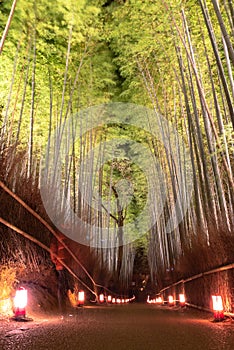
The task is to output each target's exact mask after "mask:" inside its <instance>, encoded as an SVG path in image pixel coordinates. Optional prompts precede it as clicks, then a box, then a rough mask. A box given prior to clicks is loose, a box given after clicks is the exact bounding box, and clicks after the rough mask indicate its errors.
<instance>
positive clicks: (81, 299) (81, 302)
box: [77, 290, 85, 306]
mask: <svg viewBox="0 0 234 350" xmlns="http://www.w3.org/2000/svg"><path fill="white" fill-rule="evenodd" d="M84 301H85V293H84V291H83V290H81V291H79V293H78V303H77V305H78V306H83V305H84Z"/></svg>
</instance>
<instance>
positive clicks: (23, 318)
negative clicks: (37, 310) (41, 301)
mask: <svg viewBox="0 0 234 350" xmlns="http://www.w3.org/2000/svg"><path fill="white" fill-rule="evenodd" d="M11 320H12V321H17V322H29V321H33V319H32V318H30V317H27V316H13V317H12V318H11Z"/></svg>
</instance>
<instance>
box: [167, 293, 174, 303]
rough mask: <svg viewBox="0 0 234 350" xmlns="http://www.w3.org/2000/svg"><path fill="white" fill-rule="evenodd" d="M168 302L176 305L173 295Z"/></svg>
mask: <svg viewBox="0 0 234 350" xmlns="http://www.w3.org/2000/svg"><path fill="white" fill-rule="evenodd" d="M168 302H169V304H174V299H173V296H172V295H169V297H168Z"/></svg>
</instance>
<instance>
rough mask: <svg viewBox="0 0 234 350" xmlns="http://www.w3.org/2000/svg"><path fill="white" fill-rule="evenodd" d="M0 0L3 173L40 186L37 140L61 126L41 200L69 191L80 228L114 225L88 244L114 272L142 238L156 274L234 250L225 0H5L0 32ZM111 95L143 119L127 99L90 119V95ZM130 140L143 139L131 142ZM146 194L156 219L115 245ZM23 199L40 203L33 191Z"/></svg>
mask: <svg viewBox="0 0 234 350" xmlns="http://www.w3.org/2000/svg"><path fill="white" fill-rule="evenodd" d="M11 5H12V6H13V5H16V6H15V8H14V14H13V16H12V20H11V23H10V25H9V28H8V33H7V35H6V37H5V38H4V46H3V39H2V54H1V70H0V77H1V82H0V84H1V92H0V107H1V111H0V122H1V124H0V127H1V129H0V132H1V144H0V147H1V159H2V167H4V168H2V170H1V176H2V181H3V182H4V183H6V184H7V185H8V186H9V187H10V188H11V189H12V190H13V191H15V192H17V191H19V192H20V193H21V195H22V196H23V192H24V189H23V188H21V185H20V184H21V183H23V182H24V181H25V179H30V184H31V186H32V187H33V186H36V187H37V188H39V189H40V186H41V185H42V181H43V180H42V178H41V173H42V169H43V166H44V164H43V157H44V155H45V153H46V152H49V148H48V147H49V146H48V140H51V142H54V144H56V143H58V142H61V138H62V137H65V143H64V147H65V149H66V152H67V153H66V154H67V157H65V160H64V162H63V164H62V166H61V164H60V170H61V173H60V174H59V175H56V176H58V177H56V176H55V173H53V174H47V175H48V178H47V180H48V181H50V185H51V189H52V190H51V192H50V193H49V195H48V197H50V199H51V202H52V203H51V207H53V210H52V211H53V213H56V214H57V215H62V214H63V216H62V217H63V221H66V219H67V216H68V215H69V214H68V212H67V203H69V206H70V205H71V206H72V208H73V210H74V212H75V213H76V215H77V216H78V217H79V218H81V219H82V221H83V223H84V226H82V230H85V231H86V233H87V232H88V234H89V235H90V232H89V230H90V227H92V225H96V227H98V231H97V240H98V241H100V242H102V241H103V237H104V231H105V230H106V229H107V231H108V232H112V234H113V240H116V241H117V243H118V244H117V245H115V244H112V242H113V240H111V238H110V236H107V238H106V239H107V240H108V239H109V241H108V242H107V244H106V245H105V246H102V244H99V245H97V244H94V245H93V247H91V248H90V249H92V250H93V251H95V254H97V256H98V257H99V263H100V266H105V267H106V268H107V269H108V271H109V273H110V274H112V276H114V278H116V279H117V280H119V281H121V282H122V284H123V285H126V286H127V285H128V284H129V282H130V281H131V280H132V275H133V272H134V270H135V269H134V266H135V265H136V259H135V256H136V255H137V252H139V251H141V255H142V256H144V255H147V259H148V265H149V271H148V268H147V266H141V267H139V269H140V268H141V269H142V271H143V272H144V271H145V272H146V273H149V274H150V276H151V281H152V283H153V284H154V285H156V286H157V288H160V287H162V286H164V285H165V283H167V282H168V281H169V280H170V281H175V280H177V279H178V278H181V277H185V276H189V275H191V274H192V273H197V272H202V271H204V270H207V269H209V268H213V267H217V266H221V265H223V264H225V263H231V262H233V252H234V241H233V234H234V179H233V162H234V159H233V157H234V146H233V145H234V139H233V136H234V133H233V128H234V81H233V68H234V49H233V46H234V39H233V38H234V8H233V4H232V1H230V0H220V1H218V0H187V1H185V0H184V1H178V0H175V1H171V0H168V1H167V0H160V1H157V2H155V1H153V0H126V1H121V0H116V1H115V0H113V1H104V0H96V1H95V0H91V1H86V0H81V1H79V2H77V1H73V0H70V1H66V2H65V1H64V0H57V1H55V0H53V1H50V2H49V3H48V2H46V1H44V0H40V1H37V2H36V1H35V2H30V3H28V2H26V1H25V0H18V1H17V2H16V4H15V2H13V4H10V3H9V1H5V0H2V1H0V11H1V12H0V13H1V19H0V26H1V31H2V33H3V32H4V28H5V26H6V24H7V20H8V19H9V14H10V10H11ZM108 103H114V104H115V103H117V104H118V103H122V104H123V105H125V104H126V106H128V104H129V103H131V104H133V105H135V106H144V107H145V108H147V110H148V109H149V110H150V111H151V112H150V115H151V119H150V123H151V124H150V125H149V120H142V121H141V122H140V123H138V122H136V123H135V122H131V121H133V120H136V116H135V115H134V113H135V111H133V112H129V114H128V118H130V121H129V120H128V121H126V119H125V118H126V113H125V114H124V112H123V111H122V112H121V113H120V117H119V119H118V122H117V121H115V122H113V123H109V124H106V125H105V124H103V125H101V126H99V125H96V124H95V113H96V110H95V109H92V108H93V106H104V105H106V104H108ZM126 108H127V110H128V107H126ZM140 108H141V107H140ZM86 110H88V111H91V112H89V113H88V114H87V115H86V114H85V113H84V114H82V113H83V111H86ZM98 111H99V112H100V110H98ZM136 113H137V112H136ZM72 116H76V117H75V118H73V117H72ZM77 116H78V117H77ZM121 118H122V119H121ZM131 118H132V119H131ZM134 118H135V119H134ZM139 118H141V117H140V116H139ZM68 121H69V123H70V124H67V122H68ZM78 122H79V128H78V129H79V133H78V136H77V135H76V133H77V123H78ZM147 123H148V124H147ZM87 125H88V126H89V127H87ZM144 125H148V126H147V127H146V128H144ZM65 126H66V127H67V128H68V130H69V132H68V133H66V132H65V131H64V128H65ZM141 126H142V127H141ZM154 128H156V129H157V128H160V133H161V134H163V135H164V137H165V139H166V140H167V145H168V146H165V142H161V140H160V139H159V138H157V137H156V136H155V133H154V132H153V130H154ZM52 135H53V137H52ZM54 135H55V136H54ZM75 138H76V142H73V141H74V140H75ZM115 138H116V139H117V140H118V142H117V143H116V144H114V143H113V140H114V139H115ZM109 143H110V144H111V147H110V149H108V145H109ZM113 145H114V146H113ZM138 145H142V149H144V150H145V149H146V150H147V151H145V152H146V153H144V152H143V153H142V155H141V156H139V154H140V153H141V151H139V150H138V148H137V147H138ZM126 149H127V150H128V151H126ZM53 150H54V149H53ZM147 152H148V153H147ZM107 153H108V154H109V155H110V156H109V157H106V154H107ZM134 154H138V162H139V163H140V164H138V163H137V161H135V158H134ZM47 155H48V153H47ZM90 155H91V156H90ZM145 155H147V156H145ZM50 156H51V157H52V155H50ZM141 157H142V159H141ZM147 157H148V160H149V159H150V164H151V170H150V171H151V175H150V176H151V177H150V179H151V180H150V181H151V182H150V185H149V183H148V178H147V176H146V174H145V169H144V164H146V166H147V163H144V162H145V158H147ZM52 158H53V157H52ZM55 158H56V157H55ZM175 159H176V161H175ZM47 165H48V164H47ZM50 165H51V164H50ZM53 166H54V163H53ZM56 170H57V165H56ZM56 174H57V173H56ZM49 176H52V177H51V178H50V177H49ZM59 181H60V184H62V185H63V186H62V191H61V192H60V193H59V195H58V196H57V197H56V196H53V192H56V191H57V189H56V188H55V187H56V184H58V183H59ZM53 186H55V187H53ZM186 196H187V197H188V198H185V197H186ZM149 197H150V205H149V208H148V212H147V215H148V216H147V218H148V220H149V221H150V220H151V219H152V218H153V224H152V225H149V227H148V228H147V230H146V231H145V232H144V234H143V235H141V236H140V237H138V234H137V232H138V231H139V230H140V223H138V225H135V227H134V225H133V226H132V233H131V234H132V239H131V241H130V242H129V243H128V244H124V245H123V242H124V234H125V231H124V230H125V226H126V225H128V224H129V225H130V224H131V223H133V222H134V220H135V218H136V217H137V216H138V215H139V213H140V212H141V211H142V210H143V208H144V206H145V205H146V203H147V201H148V198H149ZM185 202H186V203H188V202H189V205H187V206H186V208H184V207H183V205H184V203H185ZM37 206H38V208H37ZM34 207H35V208H37V210H38V212H40V211H41V213H43V211H42V209H41V207H42V204H41V202H40V201H38V203H34ZM185 209H186V210H185ZM159 212H160V214H158V213H159ZM182 213H183V215H182ZM1 216H2V217H4V213H1ZM179 217H181V219H178V218H179ZM169 224H170V225H171V226H170V227H171V229H168V225H169ZM89 237H90V236H89ZM108 237H109V238H108ZM135 237H136V238H137V239H134V238H135ZM142 256H141V257H142ZM134 260H135V265H134ZM145 265H147V264H145Z"/></svg>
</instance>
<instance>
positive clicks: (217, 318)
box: [213, 311, 225, 322]
mask: <svg viewBox="0 0 234 350" xmlns="http://www.w3.org/2000/svg"><path fill="white" fill-rule="evenodd" d="M224 319H225V317H224V313H223V312H220V311H217V312H215V313H214V320H213V322H222V321H224Z"/></svg>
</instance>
